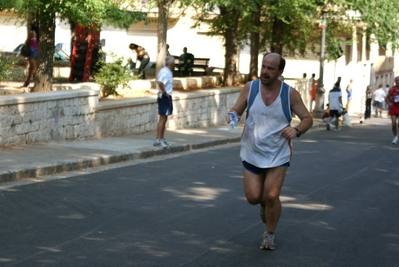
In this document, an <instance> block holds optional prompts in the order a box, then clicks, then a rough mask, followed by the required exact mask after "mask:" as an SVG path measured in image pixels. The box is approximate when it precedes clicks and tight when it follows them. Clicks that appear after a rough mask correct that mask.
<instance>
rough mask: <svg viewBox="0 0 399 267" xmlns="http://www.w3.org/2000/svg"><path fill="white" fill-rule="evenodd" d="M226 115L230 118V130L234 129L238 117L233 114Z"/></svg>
mask: <svg viewBox="0 0 399 267" xmlns="http://www.w3.org/2000/svg"><path fill="white" fill-rule="evenodd" d="M227 115H229V118H230V123H229V126H230V127H231V128H232V129H235V128H236V127H237V123H238V121H239V120H240V116H238V115H237V114H236V113H235V112H231V111H230V112H227Z"/></svg>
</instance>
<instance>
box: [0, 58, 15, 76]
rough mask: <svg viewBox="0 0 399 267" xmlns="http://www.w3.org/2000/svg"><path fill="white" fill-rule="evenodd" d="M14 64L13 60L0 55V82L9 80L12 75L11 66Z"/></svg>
mask: <svg viewBox="0 0 399 267" xmlns="http://www.w3.org/2000/svg"><path fill="white" fill-rule="evenodd" d="M15 62H16V59H15V58H13V57H8V56H5V55H4V54H2V53H0V82H3V81H7V80H8V79H10V77H11V75H12V70H11V66H12V65H13V64H15Z"/></svg>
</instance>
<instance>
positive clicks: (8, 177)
mask: <svg viewBox="0 0 399 267" xmlns="http://www.w3.org/2000/svg"><path fill="white" fill-rule="evenodd" d="M240 139H241V138H239V137H237V138H226V139H219V140H212V141H206V142H202V143H197V144H182V145H176V146H172V147H170V148H168V149H163V148H154V149H149V150H143V151H139V152H128V153H120V154H115V155H106V156H98V157H93V158H92V159H83V160H77V161H73V160H68V161H66V162H59V163H56V164H50V165H44V166H38V167H34V168H26V169H19V170H9V171H5V172H1V171H0V183H5V182H16V181H20V180H24V179H29V178H38V177H41V176H49V175H55V174H60V173H63V172H72V171H78V170H81V169H86V168H92V167H97V166H104V165H109V164H114V163H120V162H125V161H132V160H137V159H147V158H151V157H155V156H161V155H169V154H175V153H181V152H187V151H192V150H199V149H204V148H208V147H213V146H218V145H224V144H228V143H237V142H239V141H240Z"/></svg>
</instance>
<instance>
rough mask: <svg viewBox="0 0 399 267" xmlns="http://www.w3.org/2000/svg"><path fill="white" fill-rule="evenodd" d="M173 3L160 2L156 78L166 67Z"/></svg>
mask: <svg viewBox="0 0 399 267" xmlns="http://www.w3.org/2000/svg"><path fill="white" fill-rule="evenodd" d="M171 2H173V1H168V0H159V1H158V24H157V35H158V54H157V59H156V70H155V77H157V76H158V72H159V70H160V69H161V68H162V67H163V66H165V58H166V50H167V49H166V39H167V31H168V18H169V7H170V5H171Z"/></svg>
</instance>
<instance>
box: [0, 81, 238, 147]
mask: <svg viewBox="0 0 399 267" xmlns="http://www.w3.org/2000/svg"><path fill="white" fill-rule="evenodd" d="M84 86H85V87H88V84H85V85H84ZM93 86H94V85H93ZM239 92H240V88H223V89H204V90H198V91H195V92H186V93H185V92H183V93H177V94H174V95H173V104H174V111H173V115H172V116H170V117H169V119H168V123H167V128H168V129H181V128H195V127H204V126H211V125H218V124H225V121H226V113H227V111H228V109H229V108H230V107H231V106H232V105H233V104H234V102H235V101H236V99H237V97H238V95H239ZM0 114H1V128H0V146H8V145H15V144H30V143H36V142H48V141H57V140H75V139H92V138H102V137H108V136H123V135H130V134H142V133H145V132H148V131H155V130H156V126H157V122H158V109H157V104H156V95H154V96H150V97H137V98H126V99H101V100H100V101H99V90H98V89H78V90H68V91H55V92H45V93H30V94H18V95H7V96H4V97H2V98H1V99H0Z"/></svg>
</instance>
